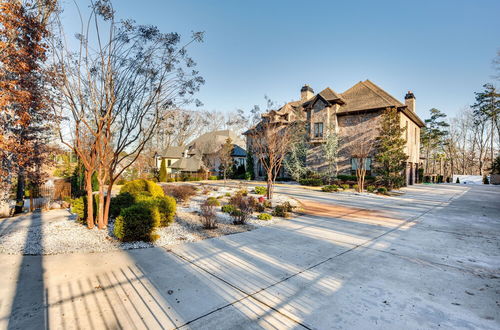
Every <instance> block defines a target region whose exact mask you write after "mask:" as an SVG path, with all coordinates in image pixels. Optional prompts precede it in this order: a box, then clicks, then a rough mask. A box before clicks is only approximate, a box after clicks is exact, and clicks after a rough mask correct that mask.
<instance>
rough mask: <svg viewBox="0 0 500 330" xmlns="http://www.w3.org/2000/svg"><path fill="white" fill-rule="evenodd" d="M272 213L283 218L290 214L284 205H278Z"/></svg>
mask: <svg viewBox="0 0 500 330" xmlns="http://www.w3.org/2000/svg"><path fill="white" fill-rule="evenodd" d="M272 215H273V216H275V217H282V218H287V217H288V216H289V214H288V212H287V208H286V207H284V206H283V205H276V207H275V208H274V210H273V213H272Z"/></svg>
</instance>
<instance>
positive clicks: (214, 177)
mask: <svg viewBox="0 0 500 330" xmlns="http://www.w3.org/2000/svg"><path fill="white" fill-rule="evenodd" d="M208 180H217V176H216V175H211V176H209V177H208Z"/></svg>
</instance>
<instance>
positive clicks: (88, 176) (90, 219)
mask: <svg viewBox="0 0 500 330" xmlns="http://www.w3.org/2000/svg"><path fill="white" fill-rule="evenodd" d="M85 189H86V190H87V227H88V228H89V229H92V228H94V207H93V201H94V196H93V195H92V172H91V171H89V170H87V169H86V170H85Z"/></svg>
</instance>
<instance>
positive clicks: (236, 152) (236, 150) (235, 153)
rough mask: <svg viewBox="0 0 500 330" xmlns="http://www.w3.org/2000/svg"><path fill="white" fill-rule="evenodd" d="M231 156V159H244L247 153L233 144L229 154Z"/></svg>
mask: <svg viewBox="0 0 500 330" xmlns="http://www.w3.org/2000/svg"><path fill="white" fill-rule="evenodd" d="M231 156H233V157H246V156H247V152H246V151H245V149H243V148H242V147H240V146H238V145H236V144H235V145H234V148H233V152H231Z"/></svg>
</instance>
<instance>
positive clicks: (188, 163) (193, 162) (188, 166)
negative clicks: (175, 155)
mask: <svg viewBox="0 0 500 330" xmlns="http://www.w3.org/2000/svg"><path fill="white" fill-rule="evenodd" d="M170 167H171V168H175V169H178V170H181V171H185V172H197V171H199V170H200V169H203V168H204V165H203V161H202V160H201V158H198V157H190V158H181V159H179V160H177V161H175V162H174V163H173V164H172V165H171V166H170Z"/></svg>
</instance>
